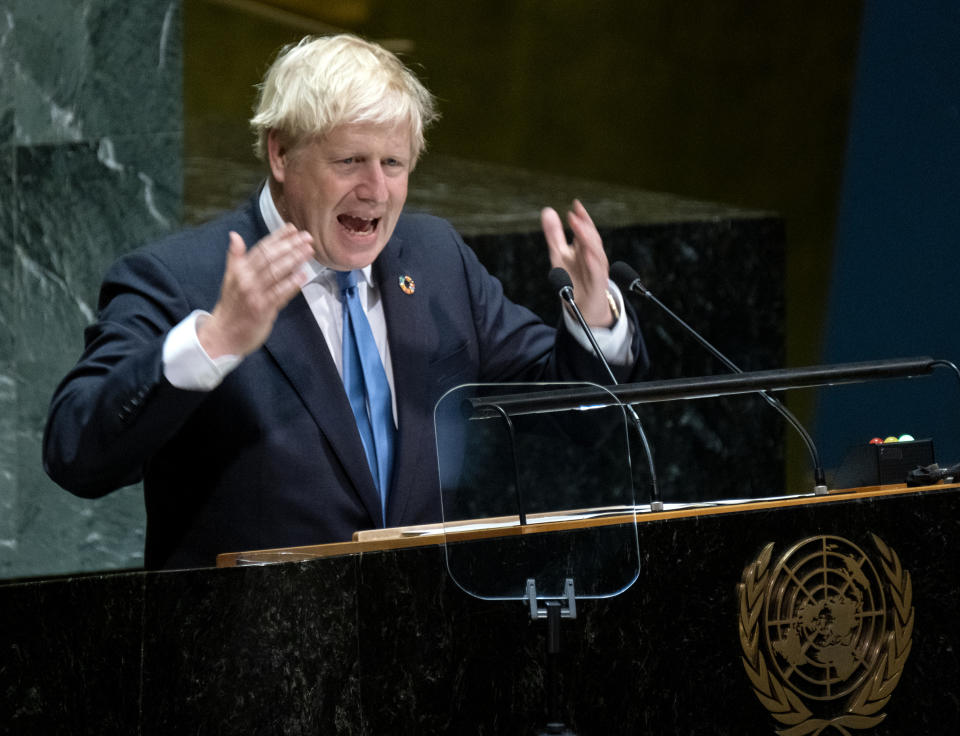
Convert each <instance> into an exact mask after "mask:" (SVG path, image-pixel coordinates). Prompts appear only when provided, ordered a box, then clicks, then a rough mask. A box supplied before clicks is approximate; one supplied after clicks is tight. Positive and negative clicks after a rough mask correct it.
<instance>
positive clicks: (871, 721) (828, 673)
mask: <svg viewBox="0 0 960 736" xmlns="http://www.w3.org/2000/svg"><path fill="white" fill-rule="evenodd" d="M871 537H872V539H873V543H874V545H875V546H876V548H877V551H878V552H879V571H878V568H877V566H875V565H874V562H873V561H872V560H871V559H870V557H869V556H868V555H866V554H865V553H864V552H863V551H862V550H861V549H860V548H859V547H857V545H855V544H854V543H853V542H850V541H849V540H847V539H844V538H842V537H834V536H818V537H811V538H809V539H805V540H803V541H802V542H798V543H797V544H795V545H794V546H793V547H792V548H791V549H789V550H787V552H785V553H784V554H783V556H782V557H780V559H779V561H777V563H776V565H774V566H773V567H772V568H771V567H770V560H771V557H772V554H773V546H774V545H773V543H772V542H771V543H770V544H768V545H767V546H766V547H764V548H763V551H762V552H760V555H759V556H758V557H757V559H756V560H754V561H753V562H752V563H750V564H749V565H748V566H747V567H746V569H744V571H743V581H742V582H741V583H740V584H739V585H738V586H737V594H738V598H739V604H740V612H739V617H738V618H739V622H740V645H741V647H742V648H743V667H744V669H745V670H746V672H747V675H748V677H749V678H750V682H751V684H752V686H753V691H754V693H755V694H756V696H757V698H759V700H760V702H761V703H763V705H764V707H766V709H767V710H768V711H769V712H770V715H772V716H773V717H774V718H775V719H776V720H777V721H779V722H780V723H781V724H783V725H784V726H786V728H783V729H780V730H778V731H777V733H778V734H780V736H807V735H808V734H812V735H813V736H816V735H817V734H821V733H824V732H827V733H841V734H846V736H851V732H852V731H854V730H861V729H869V728H873V727H874V726H876V725H877V724H878V723H880V721H882V720H883V719H884V718H885V717H886V714H885V713H882V712H881V711H882V710H883V708H884V707H886V705H887V702H888V701H889V700H890V696H891V694H892V693H893V690H894V688H895V687H896V686H897V683H898V682H899V680H900V675H901V674H902V673H903V667H904V664H905V663H906V661H907V657H908V656H909V654H910V645H911V636H912V634H913V603H912V602H913V589H912V587H911V584H910V573H909V572H907V571H906V570H904V569H903V568H902V567H901V566H900V559H899V558H898V557H897V554H896V552H894V551H893V550H892V549H890V548H889V547H888V546H887V545H886V544H885V543H884V542H883V540H881V539H880V538H879V537H878V536H876V535H875V534H871Z"/></svg>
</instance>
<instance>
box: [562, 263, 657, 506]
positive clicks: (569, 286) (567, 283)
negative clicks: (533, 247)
mask: <svg viewBox="0 0 960 736" xmlns="http://www.w3.org/2000/svg"><path fill="white" fill-rule="evenodd" d="M547 278H548V279H549V280H550V284H551V286H553V288H555V289H556V290H557V291H558V292H559V294H560V298H561V299H563V300H564V301H565V302H566V303H567V304H569V305H570V309H571V311H572V312H573V314H574V317H575V318H576V320H577V323H578V324H579V325H580V329H582V330H583V331H584V333H586V335H587V339H588V340H589V341H590V346H591V347H592V348H593V352H594V353H595V354H596V356H597V358H598V359H599V360H600V362H601V363H602V364H603V367H604V368H606V370H607V375H608V376H610V382H611V383H612V384H613V385H614V386H619V385H620V382H619V381H618V380H617V377H616V376H615V375H613V369H612V368H610V364H609V363H608V362H607V359H606V358H605V357H604V355H603V352H602V351H601V350H600V346H599V345H598V344H597V338H596V337H594V335H593V330H591V329H590V325H588V324H587V321H586V320H585V319H584V318H583V313H582V312H581V311H580V308H579V307H578V306H577V302H576V300H575V299H574V298H573V281H572V280H571V279H570V274H568V273H567V272H566V271H565V270H564V269H562V268H553V269H550V273H549V275H548V276H547ZM624 406H625V407H626V409H627V412H628V414H629V415H630V419H631V421H632V422H633V426H634V427H635V428H636V430H637V435H639V437H640V442H641V443H643V450H644V452H645V453H646V455H647V468H648V472H649V473H650V510H651V511H663V501H662V500H661V499H660V486H659V485H658V484H657V471H656V469H655V468H654V466H653V451H652V450H651V448H650V442H649V441H648V440H647V433H646V432H644V431H643V425H642V424H641V423H640V417H638V416H637V412H636V411H634V409H633V406H631V405H630V404H624Z"/></svg>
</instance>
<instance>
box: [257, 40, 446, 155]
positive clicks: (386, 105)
mask: <svg viewBox="0 0 960 736" xmlns="http://www.w3.org/2000/svg"><path fill="white" fill-rule="evenodd" d="M436 117H437V113H436V111H435V107H434V101H433V96H432V95H431V94H430V92H429V91H428V90H427V89H426V87H424V86H423V85H422V84H421V83H420V81H419V80H418V79H417V78H416V77H415V76H414V75H413V73H412V72H411V71H410V70H409V69H407V67H405V66H404V65H403V63H402V62H401V61H400V60H399V59H398V58H397V57H396V56H394V55H393V54H392V53H390V52H389V51H387V50H386V49H384V48H383V47H382V46H378V45H377V44H374V43H370V42H368V41H365V40H363V39H361V38H358V37H357V36H353V35H350V34H341V35H338V36H324V37H320V38H315V37H310V36H307V37H306V38H304V39H303V40H301V41H300V42H299V43H297V44H295V45H294V44H291V45H288V46H285V47H284V48H283V49H281V51H280V53H279V55H278V56H277V58H276V60H275V61H274V62H273V64H271V66H270V68H269V69H268V70H267V74H266V76H265V77H264V80H263V83H262V84H261V85H260V95H259V99H258V101H257V106H256V111H255V114H254V116H253V118H252V119H251V120H250V125H251V127H252V128H253V130H254V132H255V133H256V135H257V142H256V145H255V146H254V150H255V151H256V154H257V156H258V158H260V159H261V160H263V161H266V160H267V136H268V135H269V132H270V131H271V130H276V131H277V132H279V133H281V134H283V135H284V136H286V137H287V138H288V139H289V142H290V144H292V145H294V146H295V145H296V144H298V143H300V142H302V141H303V140H305V139H306V138H310V137H323V136H324V135H326V134H327V133H329V132H330V131H331V130H333V129H334V128H335V127H337V126H338V125H343V124H347V123H374V124H394V123H397V124H399V123H407V124H408V125H409V126H410V141H411V149H412V150H411V152H410V153H411V156H412V158H413V161H414V162H416V160H417V158H418V157H419V155H420V153H421V152H422V151H423V149H424V146H425V144H426V143H425V139H424V134H423V131H424V129H425V128H426V126H427V125H429V124H430V123H431V122H433V120H435V119H436Z"/></svg>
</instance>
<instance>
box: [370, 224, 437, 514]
mask: <svg viewBox="0 0 960 736" xmlns="http://www.w3.org/2000/svg"><path fill="white" fill-rule="evenodd" d="M411 255H412V251H411V249H410V247H409V244H405V243H404V242H403V241H402V240H401V239H400V238H399V237H397V236H394V239H393V240H392V241H391V243H390V245H389V246H388V247H387V248H385V249H384V251H383V253H381V255H380V257H379V258H378V259H377V261H376V262H375V263H374V276H375V278H376V283H377V287H378V288H379V290H380V295H381V298H382V299H383V311H384V315H385V317H386V321H387V336H388V340H389V342H390V358H391V362H392V364H393V381H394V392H395V394H396V398H397V429H398V432H397V447H396V452H395V453H394V457H395V461H394V466H393V477H392V481H391V484H390V493H389V497H388V499H387V525H388V526H397V525H399V524H401V523H402V519H403V518H404V516H405V510H406V508H407V506H408V504H409V502H410V499H411V496H412V494H413V493H415V492H416V491H417V489H418V488H419V487H421V486H424V485H426V486H428V487H432V486H433V485H434V484H433V483H426V484H425V483H424V481H423V478H424V473H425V472H431V470H432V468H433V467H434V465H435V463H436V457H435V455H436V453H435V451H434V449H433V407H432V406H427V405H426V403H427V398H426V397H427V385H426V375H427V366H428V356H427V349H426V336H425V331H424V330H423V329H422V325H423V324H424V320H425V319H426V318H427V316H428V313H427V312H428V310H427V306H426V298H425V296H423V293H422V292H420V293H418V292H417V290H416V284H417V280H418V279H419V278H420V277H421V274H420V273H419V272H418V269H417V265H416V261H415V260H414V259H413V258H412V257H411ZM405 277H409V278H410V279H412V281H413V285H414V288H413V290H412V293H407V292H409V291H411V289H410V287H409V283H408V284H407V285H406V289H404V288H402V287H401V285H400V281H401V279H403V278H405Z"/></svg>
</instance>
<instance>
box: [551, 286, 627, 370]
mask: <svg viewBox="0 0 960 736" xmlns="http://www.w3.org/2000/svg"><path fill="white" fill-rule="evenodd" d="M607 291H609V292H610V294H611V296H613V299H614V301H615V302H616V303H617V310H618V314H619V316H618V317H617V321H616V322H614V323H613V325H611V326H610V327H593V328H592V329H591V331H592V332H593V337H594V339H595V340H596V341H597V346H598V347H599V348H600V352H601V353H603V357H604V358H606V359H607V362H608V363H611V364H612V365H630V364H631V363H632V362H633V355H632V354H631V353H632V351H631V349H630V348H631V345H632V343H633V323H632V322H630V320H629V319H627V310H626V309H624V306H623V294H621V293H620V289H619V288H618V287H617V285H616V284H615V283H613V281H609V283H608V286H607ZM563 323H564V325H566V328H567V330H568V331H569V332H570V334H571V335H573V337H574V339H576V341H577V342H578V343H579V344H580V347H582V348H583V349H584V350H586V351H588V352H590V353H592V352H593V346H592V345H591V344H590V339H589V338H588V337H587V336H586V335H585V334H584V332H583V330H582V329H581V327H580V324H579V323H578V322H577V320H576V318H575V317H573V316H571V315H570V313H569V312H568V311H567V310H566V309H564V310H563Z"/></svg>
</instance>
